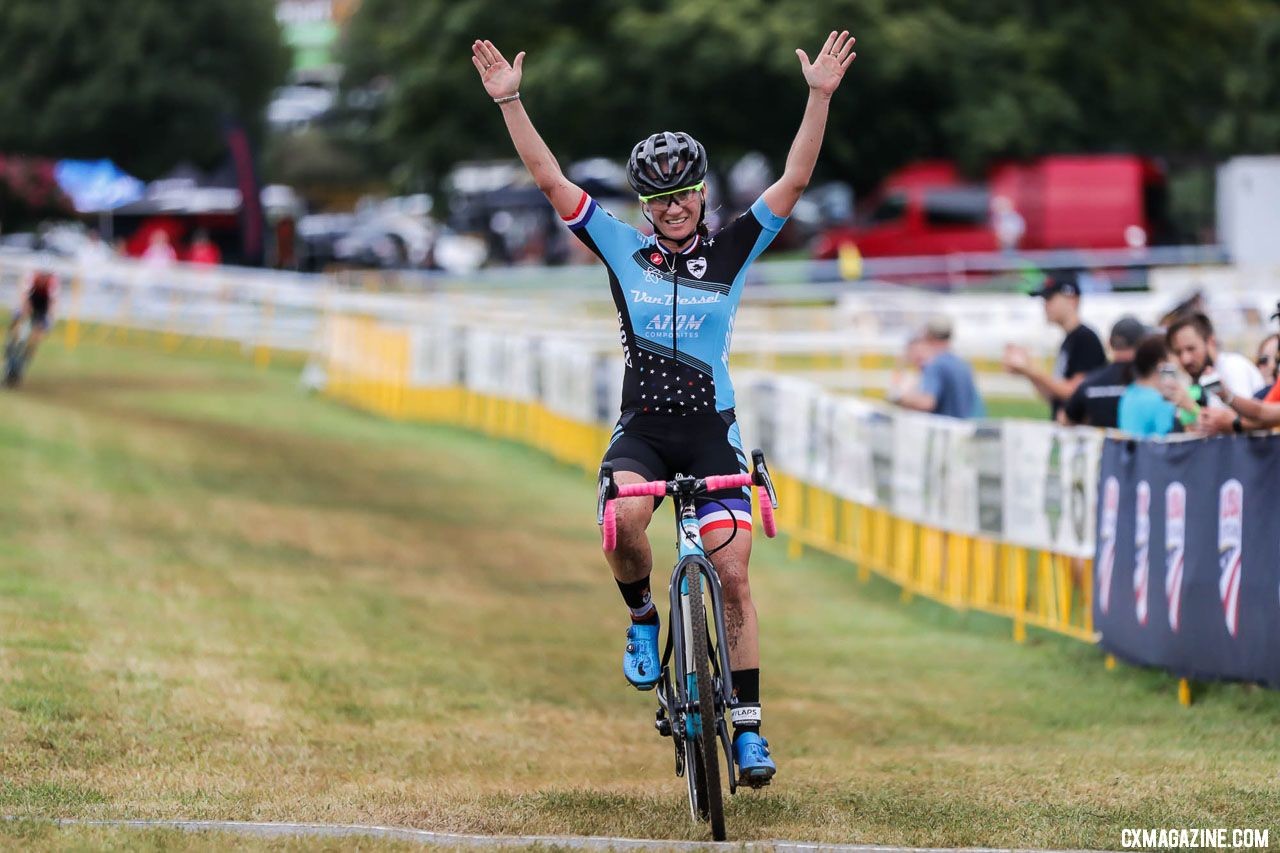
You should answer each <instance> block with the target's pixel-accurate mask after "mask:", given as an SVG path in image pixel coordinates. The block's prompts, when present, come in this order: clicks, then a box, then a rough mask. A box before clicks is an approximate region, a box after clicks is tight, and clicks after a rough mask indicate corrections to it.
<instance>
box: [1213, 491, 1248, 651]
mask: <svg viewBox="0 0 1280 853" xmlns="http://www.w3.org/2000/svg"><path fill="white" fill-rule="evenodd" d="M1243 563H1244V486H1242V485H1240V481H1239V480H1227V482H1225V483H1223V484H1222V488H1221V489H1220V490H1219V491H1218V597H1219V598H1221V599H1222V617H1223V620H1224V621H1225V622H1226V625H1227V632H1228V633H1230V634H1231V636H1233V637H1234V636H1235V635H1236V628H1237V627H1238V620H1239V617H1240V570H1241V568H1242V567H1243Z"/></svg>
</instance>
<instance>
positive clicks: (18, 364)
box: [4, 318, 31, 388]
mask: <svg viewBox="0 0 1280 853" xmlns="http://www.w3.org/2000/svg"><path fill="white" fill-rule="evenodd" d="M30 337H31V320H30V319H29V318H24V319H23V320H22V322H20V323H19V324H18V328H16V329H14V330H13V334H11V335H10V336H9V338H8V340H7V341H5V345H4V384H5V386H6V387H9V388H13V387H16V386H17V384H18V383H19V382H21V381H22V374H23V371H25V370H26V368H27V340H28V339H29V338H30Z"/></svg>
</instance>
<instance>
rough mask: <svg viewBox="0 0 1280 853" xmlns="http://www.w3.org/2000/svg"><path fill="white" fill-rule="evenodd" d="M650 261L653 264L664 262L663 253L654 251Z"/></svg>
mask: <svg viewBox="0 0 1280 853" xmlns="http://www.w3.org/2000/svg"><path fill="white" fill-rule="evenodd" d="M649 263H651V264H653V265H654V266H657V265H658V264H660V263H662V253H661V252H654V253H653V254H652V255H650V256H649Z"/></svg>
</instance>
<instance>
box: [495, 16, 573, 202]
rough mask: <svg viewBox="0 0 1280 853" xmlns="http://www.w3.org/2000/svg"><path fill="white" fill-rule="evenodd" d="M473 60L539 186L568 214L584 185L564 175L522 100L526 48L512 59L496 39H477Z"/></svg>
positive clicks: (513, 140) (522, 157)
mask: <svg viewBox="0 0 1280 853" xmlns="http://www.w3.org/2000/svg"><path fill="white" fill-rule="evenodd" d="M471 64H472V65H474V66H475V67H476V71H478V72H480V80H481V82H483V83H484V90H485V91H486V92H488V93H489V97H491V98H493V101H494V103H496V104H498V105H500V106H501V108H502V118H503V120H504V121H505V122H506V123H507V132H508V133H510V134H511V141H512V142H513V143H514V144H515V146H516V153H517V154H519V155H520V161H521V162H522V163H524V167H525V168H526V169H528V170H529V174H530V175H532V176H533V181H534V183H535V184H537V185H538V189H539V190H541V191H542V194H543V195H545V196H546V197H547V200H548V201H550V202H551V206H552V207H553V208H555V211H556V213H558V214H560V216H562V217H565V218H568V217H570V216H572V215H573V213H574V212H575V210H576V208H577V207H578V205H579V203H580V202H581V201H582V189H581V188H580V187H578V186H576V185H575V184H574V183H573V182H572V181H570V180H569V179H568V178H566V177H565V176H564V172H562V171H560V164H559V163H558V162H557V161H556V157H555V155H554V154H552V153H551V149H550V148H548V147H547V143H545V142H543V141H542V136H541V135H539V133H538V130H537V128H535V127H534V126H533V121H532V120H530V118H529V114H528V113H527V112H525V109H524V104H523V103H522V102H521V101H520V78H521V77H522V76H523V74H524V51H523V50H522V51H520V52H519V53H517V54H516V59H515V63H514V64H512V63H509V62H507V60H506V57H504V56H503V55H502V51H500V50H498V48H496V47H495V46H494V44H493V42H491V41H488V40H484V41H481V40H479V39H477V40H476V41H475V42H474V43H473V44H472V45H471Z"/></svg>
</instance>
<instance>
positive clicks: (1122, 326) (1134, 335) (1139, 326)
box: [1111, 315, 1151, 349]
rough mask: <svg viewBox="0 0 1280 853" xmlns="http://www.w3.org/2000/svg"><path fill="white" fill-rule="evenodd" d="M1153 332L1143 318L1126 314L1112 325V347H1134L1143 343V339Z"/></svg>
mask: <svg viewBox="0 0 1280 853" xmlns="http://www.w3.org/2000/svg"><path fill="white" fill-rule="evenodd" d="M1149 334H1151V330H1150V329H1148V328H1147V327H1146V325H1144V324H1143V322H1142V321H1141V320H1139V319H1138V318H1137V317H1134V316H1132V315H1125V316H1124V317H1121V318H1120V319H1119V320H1116V324H1115V325H1114V326H1112V327H1111V348H1112V349H1133V348H1135V347H1136V346H1137V345H1138V344H1140V343H1142V339H1143V338H1145V337H1146V336H1147V335H1149Z"/></svg>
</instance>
